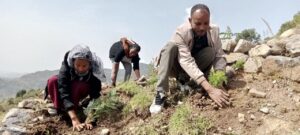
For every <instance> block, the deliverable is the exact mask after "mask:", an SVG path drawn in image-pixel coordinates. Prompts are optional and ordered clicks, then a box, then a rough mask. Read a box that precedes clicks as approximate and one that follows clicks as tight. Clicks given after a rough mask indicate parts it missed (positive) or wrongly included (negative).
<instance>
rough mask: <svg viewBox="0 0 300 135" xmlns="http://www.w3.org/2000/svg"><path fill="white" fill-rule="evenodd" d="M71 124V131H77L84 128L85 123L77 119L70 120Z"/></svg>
mask: <svg viewBox="0 0 300 135" xmlns="http://www.w3.org/2000/svg"><path fill="white" fill-rule="evenodd" d="M72 125H73V131H75V130H77V131H79V132H80V131H82V129H84V127H85V124H83V123H80V122H79V120H78V119H77V120H72Z"/></svg>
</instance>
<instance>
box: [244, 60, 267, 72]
mask: <svg viewBox="0 0 300 135" xmlns="http://www.w3.org/2000/svg"><path fill="white" fill-rule="evenodd" d="M263 61H264V58H262V57H250V58H248V59H247V61H246V62H245V64H244V72H246V73H258V72H260V71H261V70H262V63H263Z"/></svg>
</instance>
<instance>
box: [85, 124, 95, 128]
mask: <svg viewBox="0 0 300 135" xmlns="http://www.w3.org/2000/svg"><path fill="white" fill-rule="evenodd" d="M85 129H87V130H92V129H93V125H92V124H91V123H85Z"/></svg>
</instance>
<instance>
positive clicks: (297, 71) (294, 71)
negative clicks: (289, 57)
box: [282, 65, 300, 83]
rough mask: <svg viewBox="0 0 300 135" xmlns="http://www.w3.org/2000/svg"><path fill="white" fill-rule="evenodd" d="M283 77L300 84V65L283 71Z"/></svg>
mask: <svg viewBox="0 0 300 135" xmlns="http://www.w3.org/2000/svg"><path fill="white" fill-rule="evenodd" d="M282 76H284V77H285V78H288V79H290V80H293V81H295V82H299V83H300V65H299V66H296V67H292V68H287V69H284V70H283V71H282Z"/></svg>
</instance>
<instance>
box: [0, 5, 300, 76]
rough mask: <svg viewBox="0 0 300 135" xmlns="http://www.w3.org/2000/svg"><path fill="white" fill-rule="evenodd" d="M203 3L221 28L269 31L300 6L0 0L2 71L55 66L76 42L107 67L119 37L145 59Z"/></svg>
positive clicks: (48, 68) (0, 68) (25, 70)
mask: <svg viewBox="0 0 300 135" xmlns="http://www.w3.org/2000/svg"><path fill="white" fill-rule="evenodd" d="M197 3H203V4H206V5H207V6H208V7H209V8H210V12H211V22H212V23H214V24H217V25H218V26H219V27H220V29H221V31H225V30H226V28H227V26H229V27H230V28H231V30H232V32H234V33H236V32H240V31H242V30H244V29H249V28H255V29H256V31H257V32H258V33H260V34H261V36H262V37H266V36H270V33H269V32H268V29H267V26H266V25H265V24H264V23H263V21H262V19H261V18H263V19H265V20H266V21H267V22H268V23H269V25H270V26H271V28H272V31H273V32H274V33H277V31H278V29H279V28H280V26H281V24H282V23H284V22H286V21H288V20H291V19H292V17H293V15H294V14H296V13H297V12H298V11H300V0H285V1H282V0H242V1H241V0H226V1H221V0H176V1H175V0H0V51H1V53H0V72H15V73H31V72H36V71H41V70H55V69H59V68H60V66H61V62H62V60H63V56H64V54H65V53H66V52H67V51H68V50H70V49H72V47H73V46H75V45H77V44H85V45H87V46H89V47H90V49H91V51H92V52H95V53H96V54H97V55H98V56H99V57H100V58H101V59H102V61H103V63H104V67H105V68H111V62H110V60H109V58H108V54H109V48H110V47H111V45H112V44H113V43H114V42H116V41H118V40H119V39H120V38H121V37H124V36H125V37H129V38H131V39H132V40H134V41H136V42H137V43H139V44H140V45H141V47H142V49H141V52H140V57H141V62H144V63H149V62H150V61H151V60H152V59H153V58H154V57H155V56H157V55H158V53H159V51H160V49H161V48H162V47H163V46H164V45H165V44H166V42H167V41H168V40H169V39H170V37H171V36H172V34H173V32H174V31H175V29H176V27H177V26H179V25H180V24H182V23H183V22H184V21H186V20H187V18H188V17H189V14H188V12H189V9H190V8H191V7H192V6H193V5H195V4H197Z"/></svg>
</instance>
